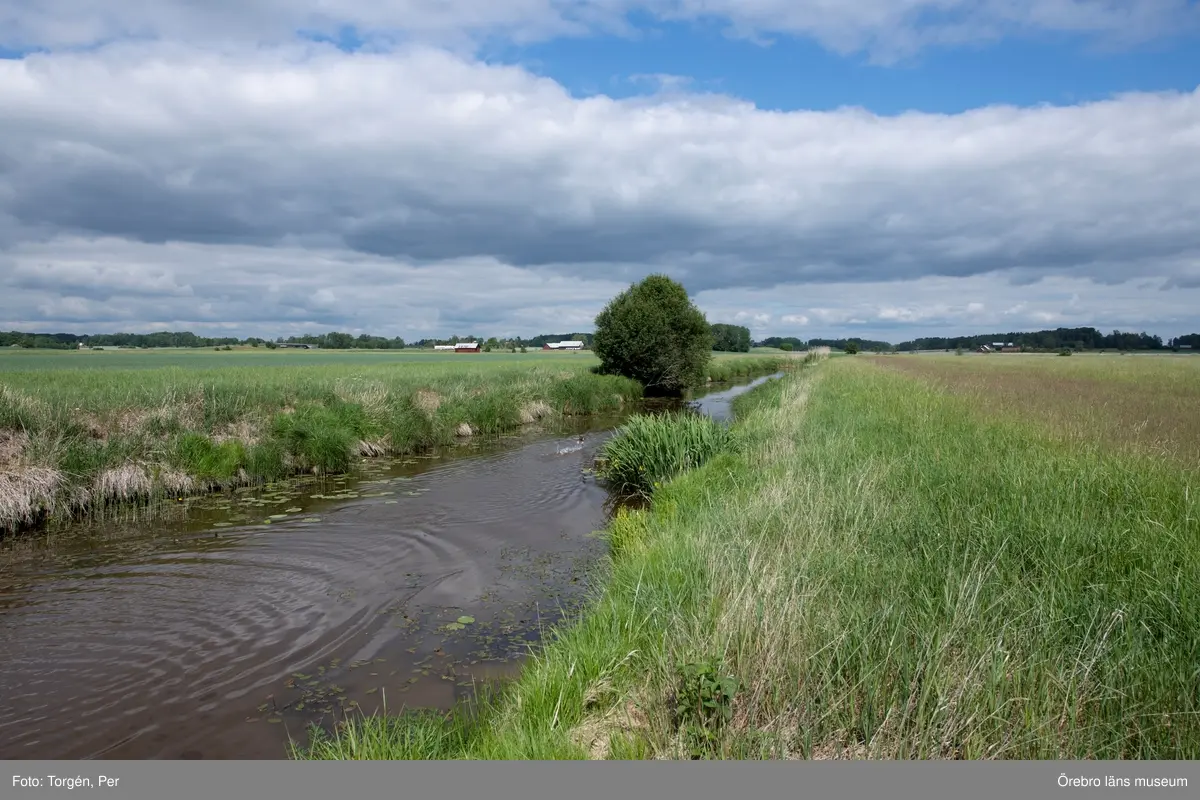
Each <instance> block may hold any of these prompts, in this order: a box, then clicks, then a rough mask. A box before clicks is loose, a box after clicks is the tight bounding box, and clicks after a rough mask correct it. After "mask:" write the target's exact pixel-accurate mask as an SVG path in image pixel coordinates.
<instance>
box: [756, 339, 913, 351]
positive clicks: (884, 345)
mask: <svg viewBox="0 0 1200 800" xmlns="http://www.w3.org/2000/svg"><path fill="white" fill-rule="evenodd" d="M851 342H853V343H855V344H857V345H858V347H859V349H860V350H893V349H895V348H894V347H893V346H892V345H891V344H890V343H888V342H877V341H875V340H874V339H797V338H796V337H795V336H770V337H768V338H766V339H763V340H762V341H761V342H758V343H757V344H756V345H755V346H756V347H783V345H785V344H787V345H791V347H792V349H793V350H808V349H811V348H813V347H828V348H830V349H832V350H845V349H846V345H848V344H850V343H851ZM784 349H787V348H784Z"/></svg>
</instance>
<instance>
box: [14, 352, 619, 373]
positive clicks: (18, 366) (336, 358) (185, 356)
mask: <svg viewBox="0 0 1200 800" xmlns="http://www.w3.org/2000/svg"><path fill="white" fill-rule="evenodd" d="M548 358H552V359H555V360H556V362H558V361H564V362H567V363H574V362H578V361H587V362H588V363H596V358H595V356H594V355H592V353H591V352H588V351H574V352H571V351H552V352H546V351H543V350H530V351H528V352H525V353H519V352H518V353H508V352H503V353H500V352H493V353H448V352H444V351H434V350H294V349H282V350H268V349H267V348H262V347H255V348H240V349H235V350H211V349H207V348H205V349H195V350H185V349H169V348H163V349H157V350H79V351H76V350H19V349H12V348H8V349H0V375H2V374H3V373H5V372H12V371H28V370H39V371H40V370H54V369H71V370H74V369H161V368H163V367H182V368H186V369H221V368H224V367H244V366H254V367H264V366H292V367H296V366H317V365H326V364H334V365H364V366H372V365H377V364H432V363H441V362H451V361H452V362H458V363H461V362H462V361H463V360H466V359H469V360H473V361H487V362H488V363H492V362H493V361H503V362H504V363H514V362H516V363H523V362H534V363H537V362H538V361H541V360H544V359H548Z"/></svg>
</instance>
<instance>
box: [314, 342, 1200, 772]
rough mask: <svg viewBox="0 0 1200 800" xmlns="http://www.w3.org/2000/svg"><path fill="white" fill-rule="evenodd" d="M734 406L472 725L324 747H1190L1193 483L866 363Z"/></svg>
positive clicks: (1050, 750)
mask: <svg viewBox="0 0 1200 800" xmlns="http://www.w3.org/2000/svg"><path fill="white" fill-rule="evenodd" d="M752 394H753V395H756V396H755V397H753V399H751V398H749V397H748V398H747V399H744V400H740V401H739V403H738V406H739V412H740V414H741V415H740V416H739V419H740V421H739V423H738V424H737V426H736V427H735V436H736V437H737V439H738V447H736V448H733V449H731V450H729V451H726V452H723V453H720V454H718V455H716V456H715V457H713V458H712V459H711V460H709V461H708V462H707V463H706V464H705V465H704V466H702V467H700V468H699V469H696V470H693V471H690V472H686V473H684V474H682V475H680V476H679V477H677V478H676V479H674V480H672V481H669V482H668V483H666V484H665V485H664V486H663V487H661V488H660V489H658V490H656V491H655V496H654V500H653V502H652V504H651V506H650V508H649V509H647V510H643V511H634V512H622V513H621V514H619V515H618V517H617V518H616V520H614V522H613V523H612V525H611V526H610V529H609V531H608V534H609V536H610V538H611V540H612V542H613V544H614V549H613V555H612V558H611V560H610V563H609V564H608V566H607V568H606V571H605V575H604V581H603V584H602V586H601V587H600V588H599V589H598V590H597V592H596V595H595V597H594V599H593V601H592V603H591V604H590V606H589V607H588V609H587V610H586V611H585V612H584V613H583V614H582V615H581V616H580V617H579V619H577V620H575V621H574V622H572V623H571V624H569V625H564V626H563V627H561V628H559V629H557V631H556V632H555V635H554V636H553V637H552V638H551V639H550V641H549V643H548V644H547V645H546V646H545V648H544V649H542V650H541V651H540V652H539V653H537V654H536V656H535V657H534V659H533V661H532V662H531V663H530V665H529V666H528V667H527V668H526V670H525V671H524V672H523V674H522V675H521V677H520V678H519V679H518V680H516V681H515V682H514V683H513V684H512V685H510V686H509V687H507V689H506V690H505V692H504V693H503V695H502V696H500V697H498V698H496V699H495V700H493V701H491V703H490V705H489V706H488V707H487V708H486V709H485V711H484V713H482V714H480V715H478V716H476V717H474V718H472V720H469V721H468V720H466V719H465V718H463V717H461V716H455V717H452V718H450V719H449V720H448V721H447V722H444V723H438V724H439V725H445V726H446V727H447V729H449V730H451V731H453V734H452V735H446V736H443V737H440V738H435V739H429V738H427V739H426V740H425V741H429V744H428V746H427V747H426V746H425V745H421V746H420V747H417V748H416V749H415V750H414V749H413V748H411V747H409V746H408V745H404V744H402V741H401V740H402V738H403V736H405V735H406V734H404V733H403V731H404V730H405V724H404V722H403V720H401V721H399V722H397V721H395V720H393V721H391V722H386V723H385V722H384V721H383V720H381V719H379V718H365V719H362V720H358V721H356V722H355V723H354V724H353V726H352V729H353V730H354V731H356V735H358V736H359V737H360V738H359V739H357V740H356V741H363V739H362V738H361V737H362V735H363V734H364V733H366V732H375V733H377V734H379V735H378V736H376V737H375V738H374V739H373V740H372V741H373V745H372V748H371V749H370V751H367V750H359V749H356V748H355V747H352V746H347V747H343V748H342V749H340V750H339V751H338V753H337V756H338V757H340V758H358V757H366V756H368V755H370V757H376V758H378V757H389V755H390V754H395V757H405V758H409V757H422V758H486V759H557V758H588V757H590V758H605V757H609V758H613V757H638V758H641V757H665V758H691V757H697V756H699V757H705V758H733V757H737V758H851V757H870V758H966V759H981V758H1008V759H1012V758H1022V759H1060V758H1061V759H1110V758H1133V759H1195V758H1197V757H1200V696H1198V695H1197V693H1196V680H1197V676H1196V665H1197V664H1198V663H1200V567H1198V566H1197V564H1200V559H1198V556H1200V552H1198V551H1200V502H1198V498H1197V494H1198V493H1197V492H1196V487H1195V479H1196V473H1195V472H1194V471H1189V470H1184V469H1180V468H1179V467H1178V465H1177V464H1175V463H1173V462H1171V461H1170V460H1167V459H1155V458H1148V457H1143V456H1139V455H1137V454H1131V453H1112V452H1107V453H1106V452H1102V451H1100V452H1098V451H1096V450H1095V449H1092V448H1085V447H1081V446H1076V445H1074V444H1072V443H1070V442H1064V441H1062V440H1059V439H1056V438H1054V437H1051V436H1048V435H1047V434H1046V433H1045V432H1044V431H1043V430H1042V429H1041V428H1040V427H1039V426H1037V425H1031V424H1028V423H1025V422H1023V421H1021V420H1014V419H1010V418H1006V417H1001V418H996V417H994V416H989V415H988V414H987V413H986V412H984V413H981V412H980V411H979V410H978V409H977V408H976V406H975V405H974V404H973V403H972V402H971V401H970V400H969V399H968V398H964V397H960V396H956V395H954V394H949V393H946V392H944V391H943V390H940V389H939V388H937V387H934V386H932V385H929V384H927V383H923V382H920V381H917V380H914V379H912V378H908V377H905V376H903V375H900V374H896V373H894V372H890V371H887V370H884V369H880V368H879V367H877V366H875V365H874V364H872V363H871V362H870V361H869V360H863V359H855V358H844V359H836V360H831V361H830V362H829V363H828V364H826V365H824V366H822V367H820V368H819V369H816V370H805V371H802V372H801V373H799V374H798V375H795V376H791V377H788V378H785V379H784V380H783V381H779V382H775V383H770V384H767V385H765V386H764V387H762V388H761V389H759V390H757V391H756V392H754V393H752ZM705 693H707V694H705ZM696 696H705V697H707V698H708V699H709V700H710V701H711V703H712V706H713V707H717V708H719V709H720V710H721V712H722V713H714V714H712V715H705V714H694V713H688V712H686V710H685V709H686V707H687V705H688V704H687V703H681V698H695V697H696ZM681 709H684V710H681ZM343 741H344V742H347V741H349V740H345V739H344V740H343ZM407 741H409V742H411V741H413V739H411V738H410V739H408V740H407ZM300 755H301V757H329V755H330V753H329V752H328V751H326V752H324V753H322V752H319V751H318V752H312V753H302V754H300Z"/></svg>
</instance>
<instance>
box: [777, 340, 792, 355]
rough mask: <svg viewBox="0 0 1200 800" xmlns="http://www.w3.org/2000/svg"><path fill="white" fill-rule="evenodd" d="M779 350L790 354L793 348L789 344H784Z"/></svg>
mask: <svg viewBox="0 0 1200 800" xmlns="http://www.w3.org/2000/svg"><path fill="white" fill-rule="evenodd" d="M779 349H780V350H783V351H784V352H787V353H790V352H792V350H794V349H795V346H794V345H793V344H792V343H791V342H784V343H783V344H781V345H779Z"/></svg>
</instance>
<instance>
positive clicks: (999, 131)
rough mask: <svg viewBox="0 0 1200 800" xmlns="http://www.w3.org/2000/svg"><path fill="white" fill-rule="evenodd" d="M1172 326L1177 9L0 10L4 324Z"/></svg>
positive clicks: (742, 5) (341, 0)
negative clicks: (646, 279) (675, 308)
mask: <svg viewBox="0 0 1200 800" xmlns="http://www.w3.org/2000/svg"><path fill="white" fill-rule="evenodd" d="M652 272H665V273H667V274H670V275H673V276H675V277H677V278H678V279H680V280H681V281H682V282H683V283H684V285H685V286H686V287H687V288H688V290H689V291H690V292H691V293H692V295H693V297H694V298H695V300H696V302H697V303H698V305H700V307H701V308H702V309H703V310H704V311H705V312H706V313H707V315H708V318H709V320H710V321H712V322H733V323H739V324H744V325H747V326H748V327H750V329H751V330H752V332H753V334H754V336H755V337H756V338H761V337H764V336H770V335H785V336H786V335H794V336H800V337H802V338H812V337H826V336H829V337H833V336H843V335H857V336H865V337H871V338H883V339H887V340H890V341H901V340H904V339H908V338H911V337H914V336H920V335H929V334H935V335H936V334H959V333H973V332H993V331H1010V330H1022V329H1037V328H1044V327H1057V326H1060V325H1061V326H1077V325H1094V326H1097V327H1100V328H1102V329H1105V330H1109V329H1112V328H1121V329H1123V330H1129V329H1133V330H1147V331H1149V332H1151V333H1157V334H1160V335H1162V336H1164V337H1170V336H1175V335H1179V334H1182V333H1189V332H1193V331H1200V4H1198V3H1197V2H1196V0H441V1H440V2H435V0H0V328H2V329H17V330H36V331H72V332H80V333H83V332H106V331H117V330H121V331H151V330H163V329H170V330H192V331H195V332H197V333H212V334H225V332H228V334H225V335H229V334H234V335H258V336H268V337H272V338H273V337H274V336H277V335H289V334H292V333H303V332H322V331H327V330H347V331H353V332H356V333H357V332H369V333H374V334H381V335H388V336H396V335H399V336H403V337H405V338H409V339H415V338H421V337H424V336H438V335H450V334H452V333H479V334H483V335H487V336H490V335H506V334H516V335H533V334H536V333H539V332H566V331H584V330H590V329H591V320H592V319H593V317H594V316H595V314H596V312H597V311H599V309H600V308H601V307H602V306H603V304H604V303H605V302H606V301H607V300H608V299H609V298H610V297H612V296H613V295H614V294H616V293H617V292H619V291H621V290H622V289H623V288H625V287H626V286H627V285H628V284H629V282H631V281H633V280H636V279H638V278H640V277H642V276H644V275H647V274H649V273H652Z"/></svg>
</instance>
